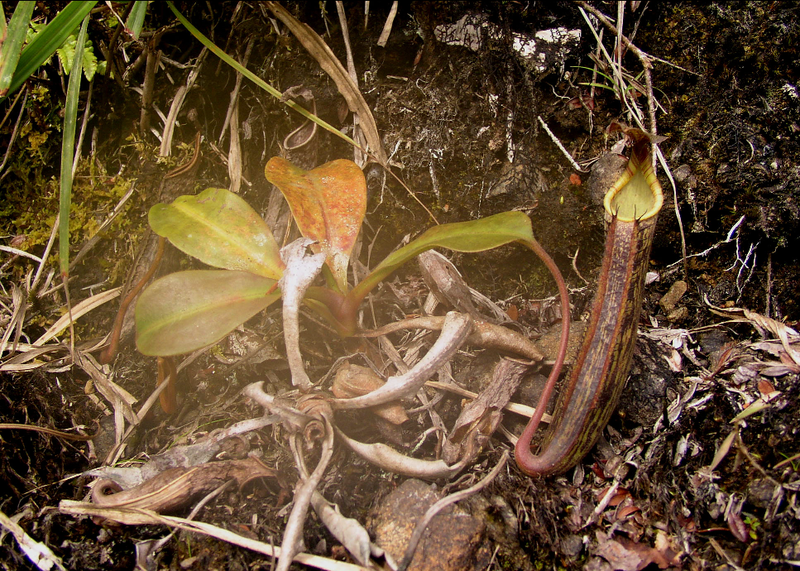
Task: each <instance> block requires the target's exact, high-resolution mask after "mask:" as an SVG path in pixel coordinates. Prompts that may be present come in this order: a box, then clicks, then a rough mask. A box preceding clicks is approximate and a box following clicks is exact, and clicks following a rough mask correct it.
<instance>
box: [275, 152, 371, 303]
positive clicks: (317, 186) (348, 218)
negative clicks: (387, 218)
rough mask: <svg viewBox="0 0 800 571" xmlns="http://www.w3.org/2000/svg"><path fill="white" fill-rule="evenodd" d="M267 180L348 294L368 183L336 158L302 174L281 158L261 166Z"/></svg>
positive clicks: (355, 169) (354, 168)
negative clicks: (351, 256) (286, 204)
mask: <svg viewBox="0 0 800 571" xmlns="http://www.w3.org/2000/svg"><path fill="white" fill-rule="evenodd" d="M264 174H265V176H266V177H267V180H268V181H270V182H271V183H272V184H274V185H275V186H277V187H278V189H279V190H280V191H281V192H282V193H283V195H284V196H285V197H286V201H287V202H288V203H289V208H290V209H291V211H292V216H293V217H294V219H295V222H297V227H298V228H299V229H300V232H301V233H302V234H303V236H305V237H306V238H311V239H312V240H316V241H317V242H318V243H319V245H318V246H316V248H317V249H316V251H321V252H325V254H326V255H327V257H328V259H327V260H326V264H327V265H328V267H329V268H330V270H331V272H332V273H333V276H334V279H335V280H336V284H337V285H338V287H339V289H340V290H341V291H342V292H346V291H347V267H348V264H349V263H350V253H351V252H352V251H353V246H354V245H355V243H356V238H358V233H359V231H360V230H361V223H362V222H363V220H364V213H365V212H366V209H367V183H366V180H365V179H364V173H363V172H361V169H360V168H358V165H356V164H355V163H354V162H353V161H348V160H345V159H340V160H336V161H331V162H329V163H325V164H324V165H321V166H319V167H317V168H315V169H313V170H310V171H305V170H303V169H301V168H299V167H296V166H294V165H293V164H292V163H290V162H289V161H287V160H285V159H282V158H280V157H274V158H272V159H270V161H269V162H268V163H267V166H266V167H265V168H264Z"/></svg>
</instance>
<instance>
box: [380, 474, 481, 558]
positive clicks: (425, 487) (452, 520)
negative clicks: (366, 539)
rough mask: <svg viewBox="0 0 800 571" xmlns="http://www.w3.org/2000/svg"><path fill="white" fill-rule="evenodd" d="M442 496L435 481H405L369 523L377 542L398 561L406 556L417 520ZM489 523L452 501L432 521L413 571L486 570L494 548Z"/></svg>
mask: <svg viewBox="0 0 800 571" xmlns="http://www.w3.org/2000/svg"><path fill="white" fill-rule="evenodd" d="M440 498H441V494H440V493H439V492H438V491H436V490H435V489H434V488H433V487H432V486H430V485H429V484H426V483H425V482H422V481H420V480H415V479H411V480H406V481H405V482H403V484H402V485H400V487H398V488H397V489H396V490H395V491H393V492H392V493H391V494H389V495H388V496H386V498H384V499H383V500H382V501H381V502H380V503H379V504H378V505H377V506H376V507H375V508H374V509H373V510H372V512H371V513H370V516H369V519H368V523H367V528H368V530H369V532H370V533H371V534H372V535H373V536H374V537H375V543H376V544H377V545H378V546H380V547H381V548H383V549H384V550H385V551H386V552H387V553H389V554H390V555H391V556H392V557H393V558H394V559H395V561H397V562H398V563H399V562H400V560H401V559H402V558H403V554H404V553H405V550H406V546H407V545H408V541H409V539H410V538H411V534H412V533H414V528H415V527H416V525H417V522H418V521H419V520H421V519H422V518H423V516H424V515H425V512H426V511H427V510H428V508H429V507H430V506H432V505H433V504H434V503H436V502H437V501H438V500H439V499H440ZM485 534H486V524H485V523H484V522H483V520H482V519H479V518H476V517H473V516H472V515H470V514H468V513H466V512H464V511H463V510H462V509H460V508H459V507H458V506H448V507H447V508H445V509H444V510H442V511H441V512H439V514H438V515H437V516H436V517H435V518H434V519H433V521H432V522H431V523H430V524H429V525H428V529H427V530H426V532H425V534H424V536H423V539H422V540H421V541H420V543H419V546H418V547H417V551H416V553H415V554H414V559H413V560H412V561H411V565H409V567H408V569H409V571H465V570H467V571H468V570H471V569H475V570H477V569H485V568H486V566H487V565H488V563H489V558H490V552H489V548H488V546H487V545H486V541H485Z"/></svg>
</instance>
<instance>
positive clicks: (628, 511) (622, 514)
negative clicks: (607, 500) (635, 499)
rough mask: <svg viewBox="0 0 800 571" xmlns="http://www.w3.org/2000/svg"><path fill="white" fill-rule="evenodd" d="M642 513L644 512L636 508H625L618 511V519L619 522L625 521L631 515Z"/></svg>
mask: <svg viewBox="0 0 800 571" xmlns="http://www.w3.org/2000/svg"><path fill="white" fill-rule="evenodd" d="M640 511H642V510H640V509H639V508H638V507H636V506H623V507H621V508H620V509H619V510H617V519H618V520H620V519H625V518H627V517H628V516H629V515H631V514H634V513H636V512H640Z"/></svg>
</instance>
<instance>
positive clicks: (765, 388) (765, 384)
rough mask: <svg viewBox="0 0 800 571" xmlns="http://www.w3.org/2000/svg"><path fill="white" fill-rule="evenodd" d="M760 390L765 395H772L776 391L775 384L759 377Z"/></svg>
mask: <svg viewBox="0 0 800 571" xmlns="http://www.w3.org/2000/svg"><path fill="white" fill-rule="evenodd" d="M758 391H759V392H760V393H761V394H762V395H764V396H766V395H771V394H772V393H774V392H775V385H773V384H772V383H770V382H769V381H767V380H765V379H759V381H758Z"/></svg>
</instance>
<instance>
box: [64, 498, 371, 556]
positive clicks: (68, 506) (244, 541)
mask: <svg viewBox="0 0 800 571" xmlns="http://www.w3.org/2000/svg"><path fill="white" fill-rule="evenodd" d="M58 511H59V512H61V513H64V514H70V515H87V516H92V517H102V518H104V519H108V520H112V521H117V522H119V523H124V524H126V525H167V526H170V527H174V528H176V529H180V530H183V531H191V532H194V533H199V534H202V535H206V536H208V537H214V538H216V539H219V540H220V541H225V542H227V543H230V544H232V545H237V546H239V547H244V548H245V549H249V550H251V551H255V552H256V553H262V554H264V555H268V556H270V557H279V556H280V553H281V550H280V548H278V547H273V546H272V545H269V544H268V543H264V542H261V541H257V540H255V539H250V538H249V537H244V536H242V535H239V534H236V533H234V532H232V531H229V530H227V529H223V528H221V527H217V526H215V525H211V524H210V523H204V522H201V521H192V520H189V519H185V518H180V517H172V516H162V515H159V514H157V513H156V512H154V511H151V510H145V509H141V508H109V507H105V506H97V505H95V504H92V503H88V502H76V501H72V500H63V501H62V502H61V503H60V504H59V506H58ZM294 561H296V562H297V563H302V564H303V565H308V566H310V567H316V568H317V569H326V570H328V571H361V570H363V569H364V567H361V566H360V565H353V564H352V563H345V562H343V561H335V560H333V559H327V558H325V557H319V556H317V555H311V554H308V553H298V554H297V555H295V557H294Z"/></svg>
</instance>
